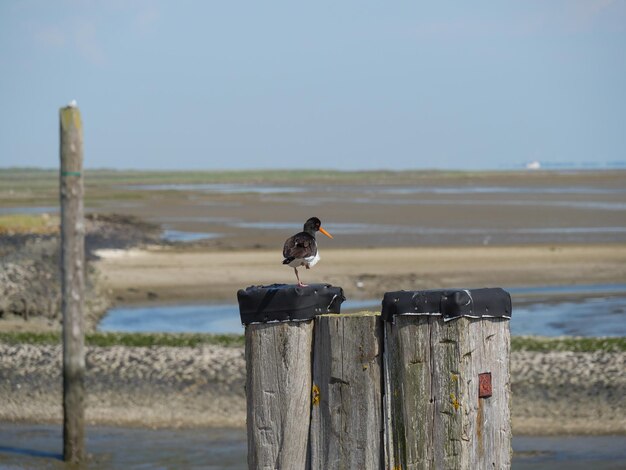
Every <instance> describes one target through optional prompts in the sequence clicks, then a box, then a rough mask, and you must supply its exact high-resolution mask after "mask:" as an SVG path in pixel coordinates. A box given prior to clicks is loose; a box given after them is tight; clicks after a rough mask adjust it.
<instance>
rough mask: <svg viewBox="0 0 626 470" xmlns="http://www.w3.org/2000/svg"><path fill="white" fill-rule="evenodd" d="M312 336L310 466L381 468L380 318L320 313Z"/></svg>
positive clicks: (382, 456) (320, 467)
mask: <svg viewBox="0 0 626 470" xmlns="http://www.w3.org/2000/svg"><path fill="white" fill-rule="evenodd" d="M314 336H315V347H314V360H313V383H314V387H315V390H316V394H315V396H316V397H317V398H315V399H314V401H313V408H312V411H311V468H312V469H331V468H332V469H355V468H358V469H364V470H366V469H381V468H383V465H384V453H383V422H382V415H383V413H382V394H381V385H382V376H381V374H382V325H381V319H380V316H379V315H374V314H349V315H321V316H318V317H317V318H316V320H315V335H314Z"/></svg>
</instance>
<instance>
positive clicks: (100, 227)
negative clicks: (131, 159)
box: [0, 214, 160, 330]
mask: <svg viewBox="0 0 626 470" xmlns="http://www.w3.org/2000/svg"><path fill="white" fill-rule="evenodd" d="M85 229H86V230H85V232H86V233H85V254H86V260H87V266H86V269H85V289H86V295H85V319H86V327H87V329H88V330H93V329H95V327H96V325H97V322H98V320H99V319H100V318H101V316H102V315H103V314H104V313H105V312H106V310H107V308H108V307H109V305H110V301H109V296H108V294H107V292H105V290H104V289H103V288H102V286H101V282H100V276H99V273H98V271H97V270H96V269H95V267H94V266H93V261H94V260H95V259H96V258H97V257H96V255H95V251H96V250H98V249H102V248H128V247H131V246H137V245H141V244H148V243H156V242H158V241H159V236H160V229H159V228H158V227H156V226H152V225H150V224H147V223H145V222H141V221H139V220H137V219H135V218H132V217H126V216H117V215H109V216H102V215H101V216H98V215H96V214H92V215H88V216H87V217H86V220H85ZM55 232H56V233H55ZM16 318H19V319H21V320H30V321H31V323H33V324H36V325H38V326H41V325H45V326H47V327H50V328H58V327H59V325H60V321H61V273H60V244H59V236H58V230H55V231H53V232H52V233H49V234H11V233H2V234H0V320H12V319H16ZM0 326H1V323H0ZM26 329H28V328H26Z"/></svg>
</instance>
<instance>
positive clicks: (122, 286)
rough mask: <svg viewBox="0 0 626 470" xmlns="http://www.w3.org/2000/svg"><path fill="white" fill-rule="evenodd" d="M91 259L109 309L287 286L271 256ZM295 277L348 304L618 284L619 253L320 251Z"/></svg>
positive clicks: (623, 274)
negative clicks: (441, 291)
mask: <svg viewBox="0 0 626 470" xmlns="http://www.w3.org/2000/svg"><path fill="white" fill-rule="evenodd" d="M99 253H100V255H101V258H102V259H101V260H100V261H98V263H97V266H98V268H99V269H100V271H101V272H102V274H103V276H104V281H105V283H106V285H107V287H108V288H109V289H111V291H112V293H113V297H114V298H115V299H116V301H117V302H124V303H128V302H145V301H147V300H148V299H149V298H150V297H154V295H152V296H151V295H150V293H151V292H152V293H153V294H156V296H157V297H158V299H159V300H161V301H181V300H185V299H187V300H228V301H234V300H235V298H236V292H237V290H238V289H241V288H245V287H248V286H251V285H267V284H274V283H279V284H291V283H294V282H295V276H294V273H293V270H292V269H291V268H288V267H285V266H283V265H282V264H281V261H282V258H281V256H280V252H279V250H273V251H269V250H254V251H253V250H246V251H235V252H231V251H223V252H216V251H204V252H203V251H196V250H194V251H190V252H189V251H188V252H186V251H179V250H177V249H175V248H162V247H156V248H154V249H142V250H131V251H126V252H124V251H103V252H99ZM301 271H302V278H303V280H304V281H305V282H310V283H314V282H326V283H330V284H332V285H335V286H341V287H342V288H343V289H344V291H345V293H346V296H347V297H348V298H352V299H359V298H361V299H362V298H367V299H373V298H382V295H383V294H384V293H385V292H388V291H394V290H402V289H405V290H416V289H438V288H450V287H460V288H474V287H485V286H490V287H500V286H506V287H512V286H545V285H576V284H600V283H622V282H625V281H626V245H617V244H616V245H562V246H556V245H550V246H509V247H439V248H407V247H401V248H400V247H399V248H369V249H367V248H360V249H332V248H326V249H324V250H323V251H322V260H321V261H320V262H319V263H318V265H317V266H315V268H314V269H312V270H310V271H307V270H301Z"/></svg>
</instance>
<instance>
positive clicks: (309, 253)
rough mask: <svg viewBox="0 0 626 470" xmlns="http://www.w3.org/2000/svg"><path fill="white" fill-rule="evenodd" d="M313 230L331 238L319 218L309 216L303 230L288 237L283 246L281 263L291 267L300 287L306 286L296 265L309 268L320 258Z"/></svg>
mask: <svg viewBox="0 0 626 470" xmlns="http://www.w3.org/2000/svg"><path fill="white" fill-rule="evenodd" d="M315 232H322V233H323V234H324V235H326V236H327V237H329V238H333V237H332V235H331V234H330V233H328V232H327V231H326V230H325V229H323V228H322V223H321V222H320V219H318V218H317V217H311V218H310V219H309V220H307V221H306V222H305V223H304V229H303V231H302V232H299V233H296V234H295V235H294V236H292V237H289V238H288V239H287V240H286V241H285V246H284V247H283V256H284V258H285V259H284V260H283V264H286V265H287V266H291V267H292V268H293V270H294V271H295V273H296V279H297V280H298V286H300V287H306V284H302V282H301V281H300V276H299V275H298V267H300V266H304V267H305V268H307V269H309V268H312V267H313V266H315V265H316V264H317V262H318V261H319V260H320V254H319V251H318V250H317V242H316V241H315Z"/></svg>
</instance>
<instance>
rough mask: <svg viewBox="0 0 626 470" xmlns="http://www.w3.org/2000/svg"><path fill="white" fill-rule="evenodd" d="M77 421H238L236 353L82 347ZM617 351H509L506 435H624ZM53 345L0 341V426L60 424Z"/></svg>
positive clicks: (240, 362) (241, 377) (240, 373)
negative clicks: (83, 398)
mask: <svg viewBox="0 0 626 470" xmlns="http://www.w3.org/2000/svg"><path fill="white" fill-rule="evenodd" d="M86 360H87V370H88V373H87V384H86V385H87V390H88V392H89V395H88V400H87V420H88V422H90V423H93V424H114V425H123V426H127V425H138V426H148V427H195V426H233V427H242V426H244V425H245V414H246V413H245V394H244V385H245V361H244V354H243V348H240V347H232V348H227V347H220V346H202V347H197V348H169V347H151V348H129V347H117V346H116V347H108V348H99V347H90V348H88V349H87V358H86ZM625 366H626V353H607V352H597V353H573V352H549V353H535V352H514V353H513V354H512V358H511V374H512V385H511V386H512V391H513V402H512V414H513V428H514V432H515V433H516V434H567V433H571V434H614V433H618V434H626V403H625V402H624V400H623V397H624V396H626V377H625V376H624V374H623V371H624V370H625ZM60 371H61V347H60V346H33V345H24V344H22V345H6V344H0V396H2V397H3V405H2V406H1V407H0V420H4V421H31V422H59V421H60V420H61V416H62V414H61V411H62V410H61V390H62V389H61V387H62V380H61V375H60Z"/></svg>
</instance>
